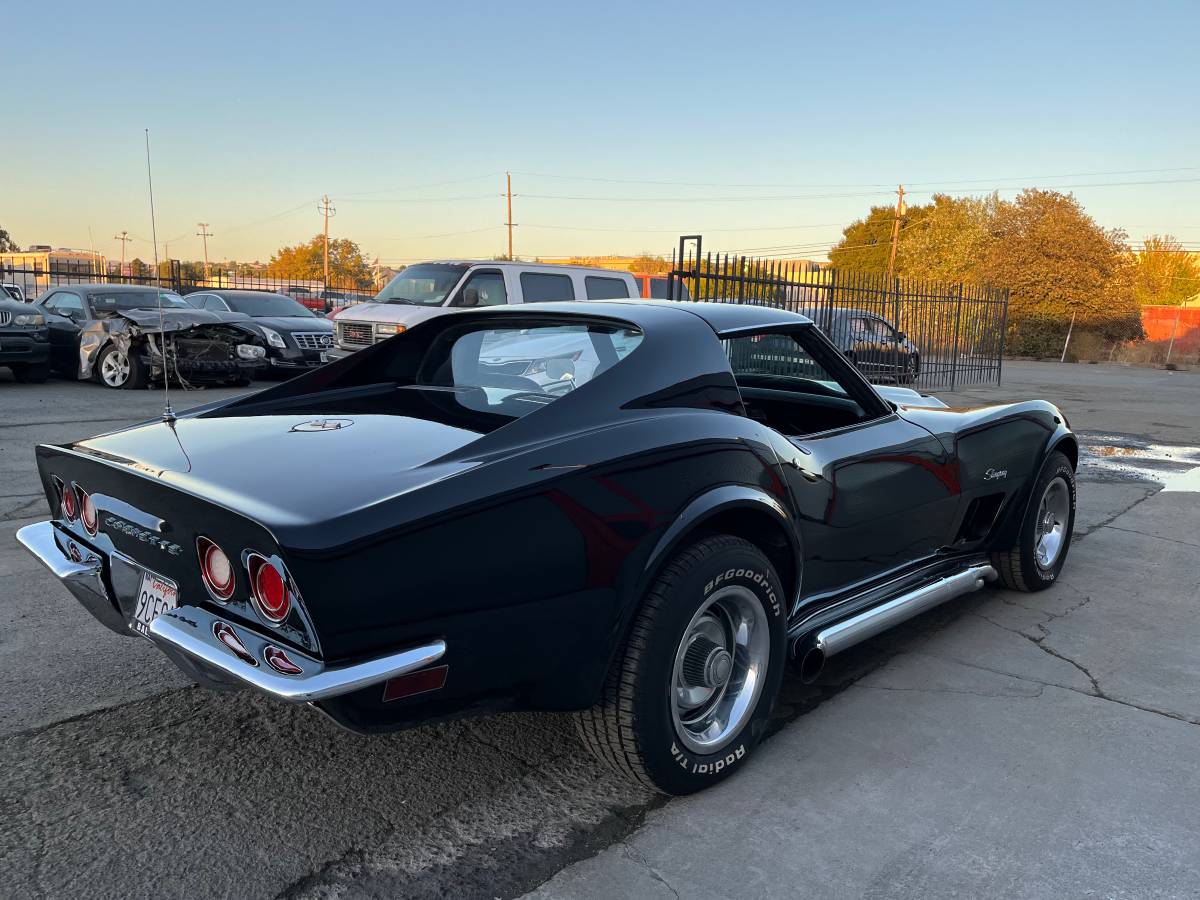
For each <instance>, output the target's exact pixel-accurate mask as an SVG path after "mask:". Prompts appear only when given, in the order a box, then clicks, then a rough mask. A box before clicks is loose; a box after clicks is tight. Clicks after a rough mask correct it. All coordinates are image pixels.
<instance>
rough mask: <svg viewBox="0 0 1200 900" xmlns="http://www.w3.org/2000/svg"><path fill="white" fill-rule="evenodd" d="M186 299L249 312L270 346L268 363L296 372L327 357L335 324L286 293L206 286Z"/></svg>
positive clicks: (214, 307) (253, 325)
mask: <svg viewBox="0 0 1200 900" xmlns="http://www.w3.org/2000/svg"><path fill="white" fill-rule="evenodd" d="M184 299H186V300H187V302H188V303H190V304H191V305H192V306H194V307H196V308H197V309H207V310H211V311H213V312H236V313H245V314H246V315H247V316H249V317H250V319H251V322H250V323H249V327H251V328H253V329H254V331H256V332H257V333H258V334H259V336H260V337H261V338H262V340H263V344H264V346H265V347H266V351H267V356H266V367H267V368H268V369H274V370H278V371H285V372H294V371H297V370H301V369H311V368H313V367H314V366H319V365H321V364H322V363H324V362H325V361H326V354H327V353H328V352H329V350H330V348H331V347H333V324H332V323H331V322H328V321H326V320H325V319H324V318H322V317H319V316H317V315H316V314H314V313H313V312H312V311H310V310H309V309H308V308H307V307H305V306H303V305H302V304H300V303H298V302H296V301H295V300H293V299H292V298H291V297H286V296H284V295H283V294H274V293H271V292H269V291H233V290H203V291H197V292H195V293H192V294H188V295H187V297H185V298H184Z"/></svg>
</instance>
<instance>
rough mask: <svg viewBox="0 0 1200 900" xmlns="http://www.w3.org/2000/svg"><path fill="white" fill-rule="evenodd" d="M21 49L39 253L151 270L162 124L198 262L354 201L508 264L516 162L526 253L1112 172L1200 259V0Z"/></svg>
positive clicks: (816, 219)
mask: <svg viewBox="0 0 1200 900" xmlns="http://www.w3.org/2000/svg"><path fill="white" fill-rule="evenodd" d="M0 34H3V41H2V42H0V46H3V47H4V48H5V49H4V58H5V66H4V70H5V74H4V82H5V87H6V90H5V92H4V97H3V100H2V101H0V108H3V110H4V116H3V122H4V132H5V137H4V140H3V142H2V143H0V176H2V181H0V184H2V189H0V225H3V226H4V227H6V228H8V229H9V230H10V231H11V232H12V233H13V236H14V237H15V238H16V239H17V240H18V241H19V242H21V243H22V244H28V243H49V244H54V245H60V246H75V247H83V248H86V247H87V246H88V244H89V227H90V228H91V232H92V235H93V236H94V241H95V247H96V249H97V250H99V251H101V252H103V253H105V254H107V255H108V256H109V257H110V258H115V257H117V256H118V255H119V249H118V247H119V245H118V244H117V243H116V242H115V241H113V240H112V236H113V235H114V234H115V233H116V232H118V231H121V230H127V231H129V232H131V233H132V234H134V235H136V236H137V237H138V238H139V239H141V240H140V241H139V242H137V243H134V244H132V245H131V249H130V254H131V255H138V256H141V257H143V258H149V257H150V255H151V247H150V244H149V243H148V241H146V240H145V239H147V238H148V237H149V235H150V224H149V215H148V213H147V208H146V202H145V170H144V156H143V145H142V141H143V129H144V128H149V129H150V132H151V140H152V147H153V152H154V164H155V172H154V175H155V186H156V196H157V200H158V224H159V228H158V234H159V239H160V243H161V242H162V241H163V240H170V241H171V244H170V253H171V255H172V256H174V257H182V258H185V259H188V258H191V259H196V258H199V256H200V239H199V238H197V237H195V232H196V230H197V228H196V223H197V222H200V221H205V222H208V223H210V228H211V231H212V232H213V234H214V237H213V238H212V239H211V240H210V243H209V251H210V254H211V256H212V258H213V259H220V258H226V257H230V256H232V257H236V258H239V259H253V258H259V259H264V260H265V259H266V258H267V257H269V255H270V253H271V251H272V250H274V249H275V248H277V247H278V246H280V245H281V244H283V243H294V242H296V241H299V240H303V239H306V238H309V237H311V236H312V235H313V234H315V233H317V232H318V231H319V230H320V224H321V221H320V217H319V215H318V213H317V211H316V202H317V198H319V197H320V195H322V194H323V193H326V192H328V194H329V195H330V197H331V198H332V200H333V203H334V205H335V206H336V207H337V216H336V218H335V219H334V220H333V227H332V231H333V233H334V234H335V235H336V236H344V237H349V238H352V239H354V240H356V241H358V242H359V243H360V244H361V245H362V247H363V249H364V250H365V251H366V252H367V253H368V254H370V255H371V256H379V257H381V258H383V259H384V260H396V261H406V260H409V259H414V258H431V257H438V256H445V255H491V254H494V253H498V252H503V249H504V230H503V227H502V226H501V223H502V222H503V221H504V211H503V202H502V200H501V196H500V194H501V191H502V189H503V173H504V171H505V170H506V169H508V170H512V172H513V173H514V174H513V184H514V193H515V194H516V195H517V197H516V199H515V201H514V206H515V210H514V219H515V220H516V221H517V222H518V223H520V224H519V227H518V228H517V231H516V248H515V249H516V252H517V253H518V254H519V255H525V256H531V255H543V256H557V255H566V254H571V253H610V252H611V253H630V252H638V251H640V250H650V251H652V252H669V250H670V248H671V247H672V246H673V244H674V243H675V239H676V236H677V235H678V233H679V232H680V231H689V232H692V231H696V232H702V233H704V234H705V239H706V246H708V247H710V248H712V249H720V248H726V249H740V248H758V247H795V248H797V249H796V251H795V253H794V255H797V256H805V255H807V256H813V257H819V256H821V255H822V254H821V250H820V247H821V246H826V247H827V246H828V245H829V244H830V243H831V242H832V241H834V240H835V239H836V238H837V237H838V236H839V234H840V230H841V225H842V224H844V223H846V222H848V221H849V220H850V219H852V218H855V217H857V216H860V215H862V214H863V213H864V212H865V210H866V209H867V207H868V206H869V204H870V203H872V202H888V200H889V198H890V196H891V195H890V191H891V190H893V189H894V185H895V184H896V183H897V182H903V183H904V184H905V186H906V188H910V189H911V190H912V191H913V192H914V193H913V197H912V199H913V200H914V201H915V202H921V201H923V200H925V199H927V198H928V193H929V192H931V191H932V190H934V189H942V190H946V191H949V192H952V193H974V192H982V191H986V190H989V189H992V188H1000V189H1002V193H1003V195H1004V196H1011V194H1012V193H1013V192H1014V191H1015V190H1016V189H1018V188H1020V187H1023V186H1027V185H1040V186H1059V187H1063V188H1064V189H1065V187H1066V186H1068V185H1084V186H1079V187H1077V188H1076V189H1075V193H1076V195H1077V196H1078V197H1079V198H1080V199H1081V200H1082V201H1083V203H1084V204H1085V206H1086V207H1087V209H1088V210H1089V211H1090V212H1091V213H1092V214H1093V215H1094V216H1095V217H1096V218H1097V219H1098V220H1099V221H1100V222H1101V223H1102V224H1104V225H1106V226H1109V227H1116V226H1120V227H1124V228H1126V229H1127V230H1128V231H1129V233H1130V235H1131V237H1133V238H1134V239H1137V238H1140V237H1142V236H1143V235H1145V234H1148V233H1152V232H1172V233H1174V234H1175V235H1176V236H1178V237H1179V238H1180V239H1181V240H1184V241H1196V242H1200V208H1198V207H1200V115H1197V112H1198V111H1200V100H1197V97H1198V96H1200V85H1198V84H1197V74H1198V72H1200V66H1198V64H1197V57H1196V52H1197V35H1198V34H1200V4H1197V3H1196V2H1194V0H1192V2H1179V3H1174V4H1171V3H1165V4H1158V3H1148V2H1143V3H1138V4H1133V5H1131V4H1129V3H1121V4H1116V3H1102V2H1100V3H1098V2H1087V3H1047V2H1044V0H1043V2H1038V3H994V4H989V5H987V8H984V6H983V5H982V4H976V3H963V2H961V0H960V2H945V3H923V4H908V3H871V2H859V3H854V4H823V5H817V4H805V3H797V2H781V3H759V4H756V3H740V4H710V3H704V2H693V3H688V4H679V3H670V4H666V3H664V4H652V3H647V2H642V3H626V2H609V3H586V4H585V3H571V2H561V0H559V2H554V3H541V2H538V3H532V2H529V3H526V2H517V0H513V2H509V3H453V2H440V3H438V2H431V3H421V4H418V3H407V2H401V3H397V2H394V0H393V2H390V3H383V2H373V0H372V2H356V3H342V4H319V5H318V4H312V5H309V4H304V3H287V4H283V3H279V4H259V3H254V2H250V3H247V2H242V3H227V2H223V0H213V2H206V3H199V4H196V3H189V4H172V3H162V2H156V3H152V4H144V5H137V4H125V3H121V2H117V3H105V4H95V3H86V4H85V3H79V4H76V3H63V2H59V3H55V4H53V6H52V7H46V6H45V5H39V4H35V3H22V4H17V5H15V6H14V7H11V8H9V9H8V10H7V11H6V12H5V14H4V16H3V17H2V19H0ZM1189 167H1190V168H1189ZM1168 169H1169V170H1175V171H1158V172H1155V171H1151V170H1168ZM1135 170H1136V171H1135ZM1113 172H1129V174H1119V175H1118V174H1103V175H1090V174H1089V175H1083V176H1081V177H1074V178H1067V177H1050V176H1065V175H1073V174H1075V173H1113ZM530 173H537V174H530ZM551 175H553V176H564V177H547V176H551ZM583 177H586V178H591V179H596V180H583ZM601 179H606V180H601ZM1135 181H1170V182H1172V183H1167V184H1142V185H1128V184H1126V185H1117V186H1114V185H1111V184H1109V183H1111V182H1135ZM440 182H450V183H441V184H438V183H440ZM652 182H674V183H658V184H656V183H652ZM680 182H688V184H682V183H680ZM831 195H833V196H831ZM846 195H853V196H846ZM564 198H593V199H564ZM594 198H605V199H594ZM617 198H621V199H617ZM747 198H758V199H747ZM450 232H456V233H457V234H451V235H448V236H444V235H447V233H450ZM459 232H472V233H459ZM810 246H811V248H812V249H806V248H809V247H810ZM1198 246H1200V244H1198ZM784 252H789V253H791V252H792V251H784Z"/></svg>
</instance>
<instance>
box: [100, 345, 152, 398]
mask: <svg viewBox="0 0 1200 900" xmlns="http://www.w3.org/2000/svg"><path fill="white" fill-rule="evenodd" d="M96 370H97V372H99V374H100V381H101V383H102V384H103V385H104V386H105V387H110V388H115V389H117V390H121V389H125V390H136V389H138V388H144V387H145V386H146V382H147V380H148V379H147V376H146V367H145V366H144V365H142V361H141V359H139V358H138V355H137V354H136V353H132V352H126V351H124V350H120V349H118V348H117V347H116V346H115V345H114V344H109V345H108V346H107V347H105V348H104V350H103V351H101V353H100V359H99V360H97V361H96Z"/></svg>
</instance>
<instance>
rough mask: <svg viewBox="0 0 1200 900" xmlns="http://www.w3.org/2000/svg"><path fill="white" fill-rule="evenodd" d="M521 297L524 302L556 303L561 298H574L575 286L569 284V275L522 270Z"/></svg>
mask: <svg viewBox="0 0 1200 900" xmlns="http://www.w3.org/2000/svg"><path fill="white" fill-rule="evenodd" d="M521 298H522V299H523V300H524V301H525V302H526V303H556V302H559V301H562V300H574V299H575V288H574V286H573V285H572V284H571V276H570V275H550V274H548V273H546V272H522V273H521Z"/></svg>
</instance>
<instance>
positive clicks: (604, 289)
mask: <svg viewBox="0 0 1200 900" xmlns="http://www.w3.org/2000/svg"><path fill="white" fill-rule="evenodd" d="M583 283H584V286H585V287H586V288H587V298H588V299H589V300H624V299H626V298H627V297H628V296H629V287H628V286H627V285H626V284H625V280H624V279H623V278H606V277H605V276H603V275H589V276H587V277H586V278H585V279H583Z"/></svg>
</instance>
